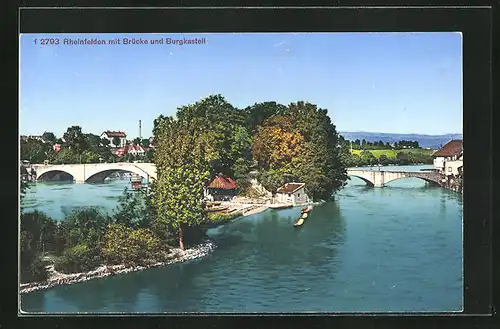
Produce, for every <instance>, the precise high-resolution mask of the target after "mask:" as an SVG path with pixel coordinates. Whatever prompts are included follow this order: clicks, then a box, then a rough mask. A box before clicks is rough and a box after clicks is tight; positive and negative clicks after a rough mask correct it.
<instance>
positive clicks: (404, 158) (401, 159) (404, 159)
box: [396, 152, 410, 165]
mask: <svg viewBox="0 0 500 329" xmlns="http://www.w3.org/2000/svg"><path fill="white" fill-rule="evenodd" d="M396 161H397V163H398V164H400V165H407V164H409V163H410V159H409V156H408V153H406V152H398V153H397V154H396Z"/></svg>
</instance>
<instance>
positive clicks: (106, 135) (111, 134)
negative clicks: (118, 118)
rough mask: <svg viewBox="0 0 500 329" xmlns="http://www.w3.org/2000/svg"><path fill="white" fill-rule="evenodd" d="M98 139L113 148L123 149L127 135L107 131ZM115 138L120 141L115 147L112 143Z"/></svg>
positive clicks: (120, 132)
mask: <svg viewBox="0 0 500 329" xmlns="http://www.w3.org/2000/svg"><path fill="white" fill-rule="evenodd" d="M100 137H101V138H105V139H107V140H108V141H109V143H110V145H112V146H114V147H123V146H125V144H126V143H127V134H125V133H124V132H123V131H109V130H107V131H105V132H103V133H102V134H101V136H100ZM115 137H118V138H119V139H120V144H119V145H115V144H114V143H113V139H114V138H115Z"/></svg>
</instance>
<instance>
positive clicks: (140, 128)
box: [139, 120, 142, 140]
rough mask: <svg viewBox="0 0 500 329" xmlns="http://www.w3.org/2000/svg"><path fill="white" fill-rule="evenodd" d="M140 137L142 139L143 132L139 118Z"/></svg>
mask: <svg viewBox="0 0 500 329" xmlns="http://www.w3.org/2000/svg"><path fill="white" fill-rule="evenodd" d="M139 138H140V139H141V140H142V134H141V120H139Z"/></svg>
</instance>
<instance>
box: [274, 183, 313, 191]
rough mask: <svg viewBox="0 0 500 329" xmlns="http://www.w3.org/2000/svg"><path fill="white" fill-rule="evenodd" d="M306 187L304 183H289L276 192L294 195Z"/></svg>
mask: <svg viewBox="0 0 500 329" xmlns="http://www.w3.org/2000/svg"><path fill="white" fill-rule="evenodd" d="M305 185H306V184H304V183H287V184H285V185H283V186H282V187H280V188H278V189H277V190H276V192H278V193H293V192H295V191H297V190H298V189H300V188H301V187H303V186H305Z"/></svg>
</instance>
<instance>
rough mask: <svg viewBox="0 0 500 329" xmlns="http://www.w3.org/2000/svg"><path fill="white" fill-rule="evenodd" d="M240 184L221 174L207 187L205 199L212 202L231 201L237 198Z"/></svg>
mask: <svg viewBox="0 0 500 329" xmlns="http://www.w3.org/2000/svg"><path fill="white" fill-rule="evenodd" d="M237 191H238V184H236V182H235V181H234V180H233V179H232V178H231V177H228V176H224V175H222V174H219V175H217V176H215V178H214V179H213V180H212V181H211V182H210V183H208V184H207V186H206V187H205V199H207V200H210V201H231V199H232V198H234V197H235V196H236V193H237Z"/></svg>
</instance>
